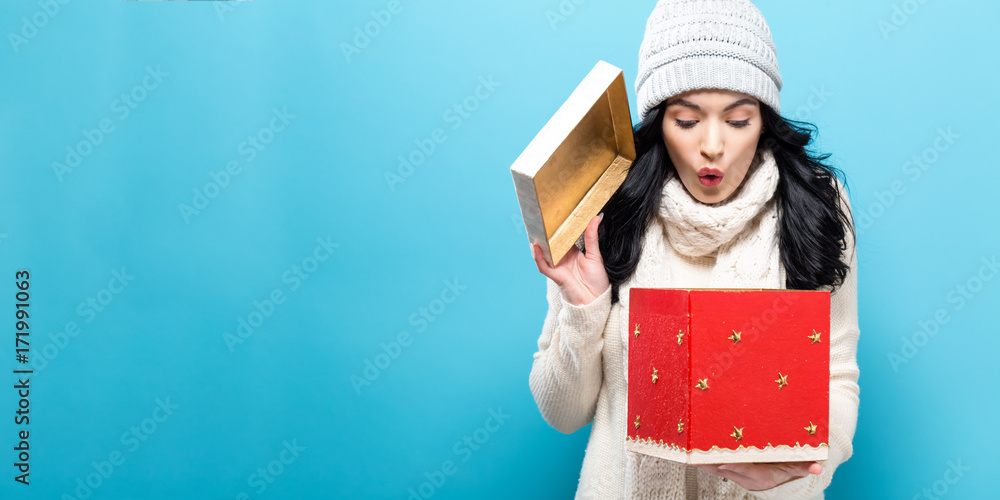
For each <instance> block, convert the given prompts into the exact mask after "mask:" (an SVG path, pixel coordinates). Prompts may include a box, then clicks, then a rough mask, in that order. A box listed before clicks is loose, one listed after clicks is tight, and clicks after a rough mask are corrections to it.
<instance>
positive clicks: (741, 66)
mask: <svg viewBox="0 0 1000 500" xmlns="http://www.w3.org/2000/svg"><path fill="white" fill-rule="evenodd" d="M638 73H639V75H638V77H637V78H636V80H635V93H636V98H637V100H638V105H639V119H643V118H645V116H646V113H648V112H649V111H650V110H652V109H653V108H655V107H656V106H658V105H659V104H660V103H661V102H663V101H665V100H666V99H667V98H669V97H672V96H675V95H677V94H681V93H684V92H687V91H689V90H696V89H709V88H712V89H728V90H733V91H736V92H742V93H744V94H749V95H752V96H754V97H756V98H757V99H760V101H761V102H763V103H765V104H767V105H768V106H770V107H771V108H772V109H774V111H775V112H777V113H781V100H780V97H779V96H778V92H779V91H780V90H781V74H780V73H779V71H778V55H777V49H776V48H775V47H774V42H773V41H772V40H771V30H770V29H769V28H768V27H767V21H765V20H764V15H763V14H761V12H760V10H758V9H757V7H756V6H754V4H752V3H750V2H749V0H660V1H659V2H657V3H656V7H654V8H653V13H652V14H651V15H650V16H649V21H647V22H646V34H645V36H644V37H643V39H642V46H641V47H640V48H639V71H638Z"/></svg>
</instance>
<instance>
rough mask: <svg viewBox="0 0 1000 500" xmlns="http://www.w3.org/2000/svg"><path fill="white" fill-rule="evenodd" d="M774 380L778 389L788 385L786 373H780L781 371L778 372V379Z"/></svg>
mask: <svg viewBox="0 0 1000 500" xmlns="http://www.w3.org/2000/svg"><path fill="white" fill-rule="evenodd" d="M775 382H777V383H778V389H781V388H782V387H784V386H786V385H788V375H782V374H781V372H778V380H775Z"/></svg>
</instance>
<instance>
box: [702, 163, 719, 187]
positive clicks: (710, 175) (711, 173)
mask: <svg viewBox="0 0 1000 500" xmlns="http://www.w3.org/2000/svg"><path fill="white" fill-rule="evenodd" d="M722 177H723V175H722V171H720V170H719V169H717V168H709V167H705V168H702V169H701V170H699V171H698V180H699V181H701V183H702V185H704V186H708V187H712V186H718V185H719V183H721V182H722Z"/></svg>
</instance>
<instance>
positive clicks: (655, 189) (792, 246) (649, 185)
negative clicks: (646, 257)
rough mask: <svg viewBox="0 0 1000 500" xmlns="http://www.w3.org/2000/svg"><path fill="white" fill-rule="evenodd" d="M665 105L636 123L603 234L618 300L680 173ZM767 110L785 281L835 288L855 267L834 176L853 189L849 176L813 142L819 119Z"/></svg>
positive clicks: (766, 137) (763, 143)
mask: <svg viewBox="0 0 1000 500" xmlns="http://www.w3.org/2000/svg"><path fill="white" fill-rule="evenodd" d="M665 108H666V101H664V102H662V103H660V105H659V106H657V107H656V108H654V109H652V110H650V111H649V113H647V114H646V117H645V118H644V119H643V120H642V122H640V123H638V124H637V125H636V126H635V127H634V130H633V134H634V136H635V146H636V160H635V162H633V163H632V167H631V169H630V170H629V173H628V176H626V178H625V182H624V183H623V184H622V185H621V187H619V188H618V191H616V192H615V194H614V195H613V196H612V197H611V199H610V200H609V201H608V203H607V204H606V205H605V206H604V220H603V221H602V222H601V225H600V230H599V231H598V238H599V240H600V247H601V257H602V258H603V259H604V268H605V269H606V270H607V273H608V278H609V279H610V281H611V287H612V290H611V301H612V303H615V302H618V300H619V297H618V288H619V286H621V284H622V283H624V282H625V281H626V280H628V279H629V278H630V277H631V276H632V274H633V273H634V272H635V268H636V265H638V263H639V256H640V255H641V253H642V237H643V234H645V232H646V230H647V229H648V228H649V225H650V224H651V223H652V221H653V218H654V215H655V214H656V211H657V209H658V207H659V206H660V193H661V191H662V189H663V184H664V182H666V181H667V180H668V179H670V178H672V177H673V176H675V175H677V169H676V167H674V164H673V162H671V161H670V156H669V155H668V154H667V148H666V145H665V144H664V143H663V136H662V128H661V127H662V123H663V116H664V113H665V112H664V110H665ZM760 109H761V118H762V121H763V123H764V133H763V134H762V135H761V138H760V141H759V142H758V145H757V148H758V152H759V150H760V148H770V149H771V151H772V153H773V154H774V159H775V162H776V163H777V165H778V172H779V176H780V179H779V181H778V187H777V191H776V193H775V197H776V198H777V203H778V221H779V223H778V228H779V232H780V235H779V239H780V253H781V262H782V263H783V264H784V266H785V274H786V282H785V286H786V288H788V289H792V290H816V289H819V288H821V287H824V286H829V287H831V291H833V290H835V289H836V288H837V287H839V286H840V285H841V284H843V282H844V278H846V276H847V272H848V270H849V266H848V265H847V264H845V263H844V262H843V261H842V260H841V256H842V255H843V252H844V250H846V249H847V234H846V231H847V229H849V230H850V231H851V235H852V241H853V239H854V238H853V237H854V222H853V217H852V216H851V214H850V209H849V207H847V206H844V204H842V203H841V199H840V193H839V192H838V189H837V186H836V185H835V183H834V181H835V176H836V177H837V178H839V179H837V180H840V179H844V180H842V181H841V182H842V183H843V184H844V187H845V189H846V187H847V183H846V179H845V178H844V175H843V172H841V171H840V170H839V169H837V168H835V167H832V166H829V165H826V164H824V161H826V159H827V158H829V157H830V155H829V154H824V155H819V156H814V155H813V153H812V152H810V151H808V150H807V149H806V146H807V145H809V143H810V142H811V141H812V139H813V134H815V133H816V132H817V130H816V127H815V126H814V125H811V124H809V123H805V122H801V121H797V120H791V119H787V118H784V117H782V116H781V115H779V114H778V113H776V112H775V111H774V110H773V109H772V108H771V107H770V106H768V105H766V104H764V103H763V102H762V103H760Z"/></svg>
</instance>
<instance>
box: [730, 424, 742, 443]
mask: <svg viewBox="0 0 1000 500" xmlns="http://www.w3.org/2000/svg"><path fill="white" fill-rule="evenodd" d="M743 429H745V427H736V426H735V425H734V426H733V433H732V434H730V436H732V437H733V438H734V439H736V440H737V441H739V440H741V439H743Z"/></svg>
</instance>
